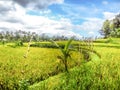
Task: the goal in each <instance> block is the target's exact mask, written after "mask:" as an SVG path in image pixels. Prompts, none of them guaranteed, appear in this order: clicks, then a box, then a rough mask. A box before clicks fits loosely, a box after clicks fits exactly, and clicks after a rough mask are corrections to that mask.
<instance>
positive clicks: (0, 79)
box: [0, 38, 120, 90]
mask: <svg viewBox="0 0 120 90" xmlns="http://www.w3.org/2000/svg"><path fill="white" fill-rule="evenodd" d="M63 43H65V42H63ZM75 43H76V42H75ZM94 49H95V50H96V51H97V52H98V53H100V55H101V59H99V58H98V57H97V56H96V55H93V54H91V56H92V60H91V61H90V62H87V63H84V62H82V55H81V54H79V53H77V52H74V53H72V57H73V58H72V60H71V59H70V60H69V69H70V72H69V73H64V69H63V66H62V65H61V64H60V63H59V61H60V60H58V59H57V56H58V55H60V54H61V53H60V51H59V50H58V49H52V48H38V47H30V52H29V53H28V57H27V58H24V57H23V56H24V55H25V53H26V51H27V47H25V46H24V47H16V48H12V47H9V46H6V45H5V46H3V45H0V89H1V90H13V89H16V90H18V88H19V89H21V90H24V89H30V90H119V88H120V39H115V38H112V39H106V40H104V39H103V40H102V39H101V40H97V41H95V42H94ZM40 81H41V82H40ZM32 84H33V85H32ZM28 86H29V88H28Z"/></svg>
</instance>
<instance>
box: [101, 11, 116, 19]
mask: <svg viewBox="0 0 120 90" xmlns="http://www.w3.org/2000/svg"><path fill="white" fill-rule="evenodd" d="M117 14H118V13H113V12H103V15H104V19H105V20H106V19H109V20H112V19H113V18H114V17H115V15H117Z"/></svg>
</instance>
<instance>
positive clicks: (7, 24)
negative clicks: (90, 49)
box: [0, 0, 120, 37]
mask: <svg viewBox="0 0 120 90" xmlns="http://www.w3.org/2000/svg"><path fill="white" fill-rule="evenodd" d="M0 11H1V13H0V16H1V17H0V24H1V26H0V31H1V30H19V29H21V30H25V31H32V32H37V33H46V34H51V35H65V36H74V35H76V36H77V37H81V36H85V37H87V36H94V37H95V36H100V34H99V30H100V29H101V27H102V24H103V22H104V20H106V19H109V20H111V19H113V18H114V16H115V15H116V14H118V13H120V0H26V1H25V0H10V1H8V0H7V1H5V0H1V1H0Z"/></svg>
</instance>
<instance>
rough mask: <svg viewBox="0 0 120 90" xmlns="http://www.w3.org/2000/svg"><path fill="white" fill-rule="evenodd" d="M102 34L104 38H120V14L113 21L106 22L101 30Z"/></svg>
mask: <svg viewBox="0 0 120 90" xmlns="http://www.w3.org/2000/svg"><path fill="white" fill-rule="evenodd" d="M100 34H101V35H103V36H104V38H108V37H118V38H120V14H118V15H116V16H115V18H114V19H112V20H105V21H104V23H103V26H102V29H101V30H100Z"/></svg>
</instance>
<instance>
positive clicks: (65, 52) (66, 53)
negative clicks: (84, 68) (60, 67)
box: [51, 38, 100, 72]
mask: <svg viewBox="0 0 120 90" xmlns="http://www.w3.org/2000/svg"><path fill="white" fill-rule="evenodd" d="M72 41H73V39H72V38H71V39H70V40H69V41H68V42H67V43H66V44H65V47H64V48H61V47H60V45H58V44H57V43H56V42H54V41H53V40H51V42H52V43H53V44H55V45H56V46H57V47H58V48H59V49H60V51H61V53H62V55H61V56H58V58H59V59H61V60H62V63H63V64H64V67H65V71H66V72H69V71H68V58H71V51H77V52H80V53H81V54H83V56H84V59H85V60H89V58H90V54H89V53H90V52H92V53H94V54H96V55H97V56H98V57H100V55H99V53H97V52H96V51H95V50H93V49H92V48H91V45H90V44H88V45H86V44H84V43H82V44H81V45H80V44H79V45H78V46H72V47H71V43H72Z"/></svg>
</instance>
